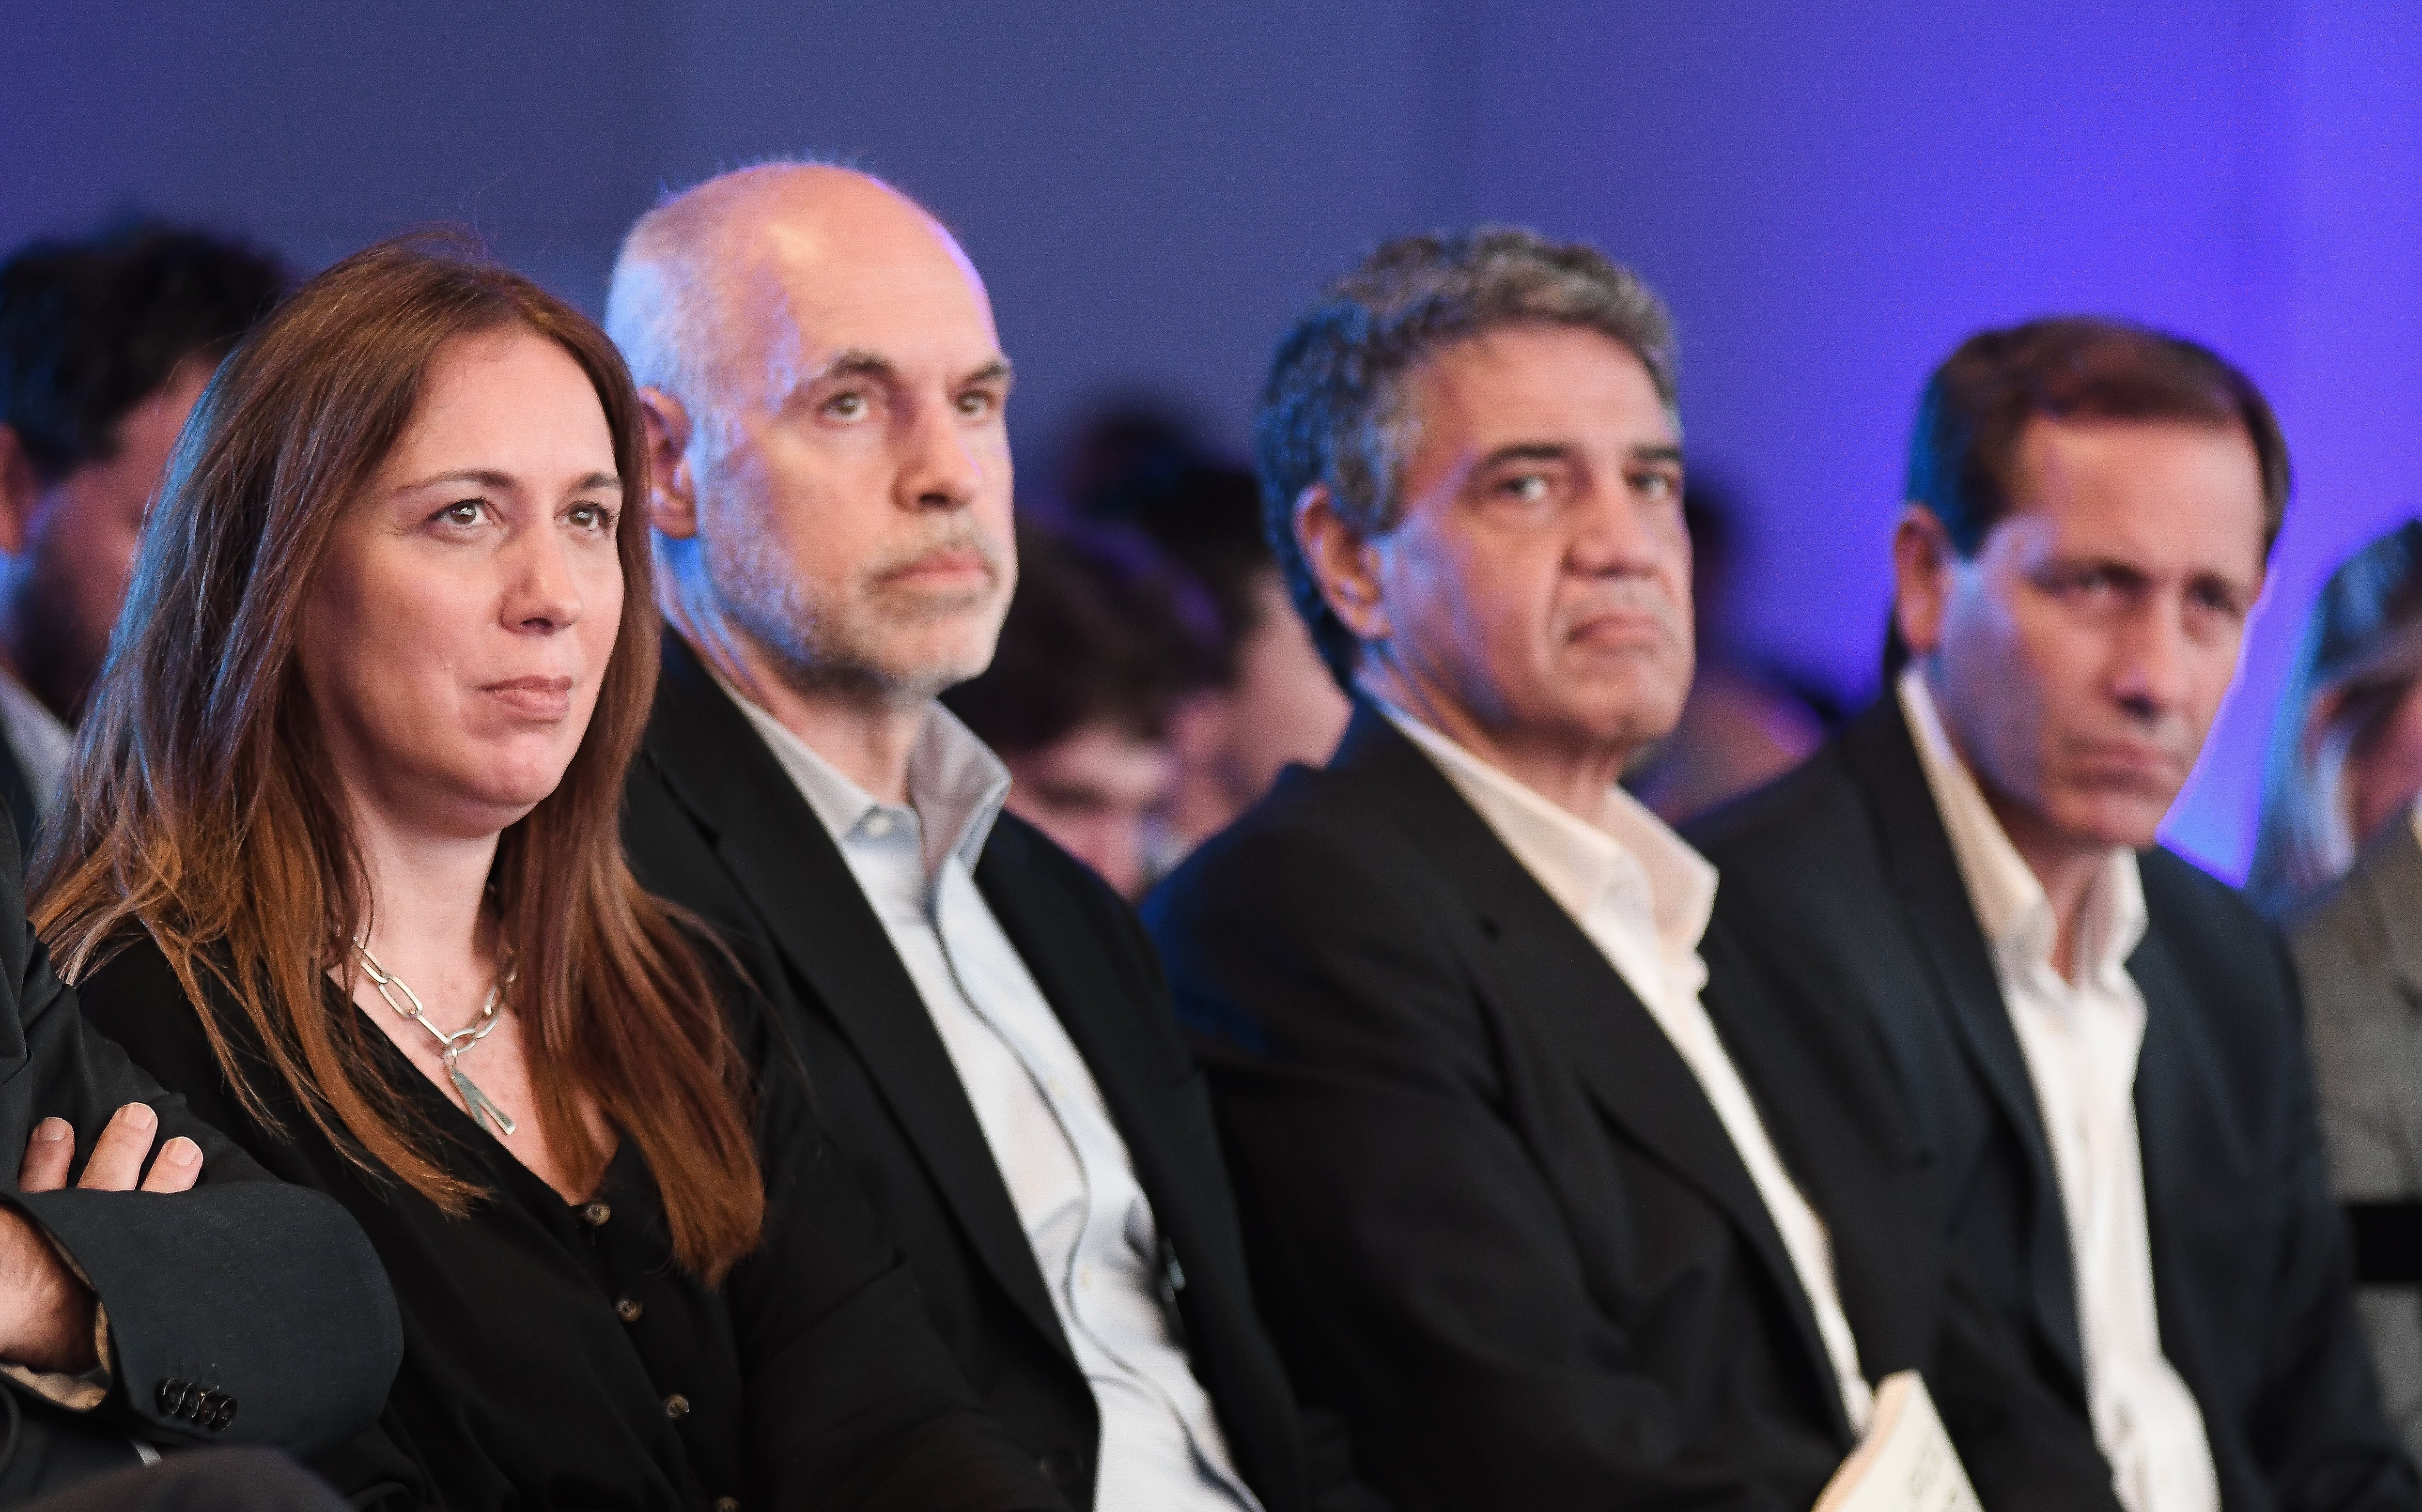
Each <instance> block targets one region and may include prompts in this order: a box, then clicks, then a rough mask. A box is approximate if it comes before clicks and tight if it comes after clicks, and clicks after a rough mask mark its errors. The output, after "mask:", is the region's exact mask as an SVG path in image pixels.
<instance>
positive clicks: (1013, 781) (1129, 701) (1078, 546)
mask: <svg viewBox="0 0 2422 1512" xmlns="http://www.w3.org/2000/svg"><path fill="white" fill-rule="evenodd" d="M1214 634H1215V631H1214V629H1213V610H1212V608H1211V606H1210V604H1209V602H1208V601H1207V600H1206V599H1205V598H1204V595H1203V591H1202V589H1201V588H1200V587H1199V586H1197V585H1196V584H1194V583H1192V582H1190V581H1188V580H1187V577H1186V575H1184V574H1182V573H1180V572H1179V571H1178V570H1177V569H1176V568H1175V567H1174V566H1173V565H1172V564H1171V563H1170V562H1168V561H1167V560H1165V559H1163V558H1162V557H1161V555H1160V553H1159V552H1158V551H1156V550H1155V549H1154V547H1153V545H1152V543H1151V542H1150V541H1149V540H1147V539H1146V538H1144V537H1143V536H1141V535H1140V534H1138V533H1136V532H1134V531H1126V530H1115V529H1112V528H1109V527H1107V526H1103V525H1093V526H1060V527H1049V526H1037V525H1032V524H1028V523H1023V522H1021V523H1020V524H1019V526H1018V528H1017V592H1016V594H1015V595H1014V597H1012V598H1011V600H1010V603H1009V614H1008V617H1007V618H1006V619H1004V620H1003V621H1002V622H1001V626H1000V644H999V649H998V650H997V651H996V652H995V653H994V654H993V659H992V665H991V666H990V667H987V668H985V669H984V670H983V674H982V675H981V676H979V677H977V678H975V679H974V680H973V681H971V682H966V683H962V684H960V685H958V686H956V687H954V688H952V689H951V690H949V691H948V692H946V693H944V694H943V695H942V706H943V707H944V708H947V709H949V710H950V711H951V712H952V713H953V714H955V715H957V716H958V717H960V718H961V719H963V720H965V721H967V728H968V729H969V730H971V731H973V732H975V734H976V738H978V739H979V740H982V741H983V743H984V744H985V745H987V746H990V747H991V748H993V750H994V751H995V752H996V753H998V754H999V757H1000V760H1001V764H1002V765H1004V766H1006V767H1008V768H1009V776H1010V787H1009V801H1008V806H1009V811H1010V812H1012V813H1014V814H1015V815H1017V816H1018V817H1019V818H1021V819H1023V820H1025V821H1026V822H1027V823H1029V824H1030V825H1032V826H1034V827H1035V828H1037V829H1040V830H1042V831H1043V832H1044V833H1045V834H1046V835H1048V836H1050V837H1051V838H1052V840H1054V841H1055V842H1057V843H1059V844H1060V846H1061V847H1062V849H1064V850H1066V851H1067V852H1068V854H1070V855H1071V856H1074V857H1076V858H1077V859H1078V860H1080V861H1083V862H1084V863H1085V864H1086V865H1088V866H1090V867H1092V868H1093V870H1094V871H1095V872H1098V873H1100V874H1101V877H1102V880H1103V881H1105V882H1108V883H1109V885H1110V886H1111V887H1112V888H1114V889H1116V890H1117V891H1118V893H1119V895H1120V896H1122V897H1125V898H1133V897H1135V896H1136V895H1138V894H1139V893H1140V892H1141V891H1142V890H1143V884H1144V883H1145V881H1146V880H1147V868H1148V864H1149V858H1148V855H1147V851H1146V848H1145V839H1146V835H1147V833H1148V830H1147V826H1148V824H1149V823H1150V821H1151V819H1152V817H1153V816H1154V815H1155V814H1156V812H1157V811H1159V809H1160V806H1161V805H1162V804H1163V803H1164V802H1166V801H1167V799H1168V797H1169V795H1170V787H1171V783H1172V779H1173V777H1174V775H1175V774H1174V763H1173V762H1172V757H1171V751H1170V746H1169V728H1170V717H1171V715H1172V713H1173V712H1174V711H1175V710H1176V708H1177V705H1178V702H1179V701H1180V700H1182V699H1184V698H1186V697H1187V695H1189V694H1191V693H1193V692H1194V691H1195V690H1196V689H1197V688H1200V687H1201V686H1203V685H1204V683H1205V682H1206V681H1207V680H1208V677H1209V657H1210V642H1211V640H1212V638H1213V636H1214Z"/></svg>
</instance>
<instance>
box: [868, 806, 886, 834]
mask: <svg viewBox="0 0 2422 1512" xmlns="http://www.w3.org/2000/svg"><path fill="white" fill-rule="evenodd" d="M866 832H867V833H868V834H870V835H873V837H874V838H875V839H877V840H881V839H882V838H883V837H884V836H886V835H888V834H889V833H891V816H890V815H889V814H888V813H883V812H879V811H878V812H875V813H870V814H868V815H867V816H866Z"/></svg>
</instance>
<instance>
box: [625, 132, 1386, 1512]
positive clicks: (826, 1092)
mask: <svg viewBox="0 0 2422 1512" xmlns="http://www.w3.org/2000/svg"><path fill="white" fill-rule="evenodd" d="M606 323H607V326H608V328H609V329H610V330H611V331H612V333H613V335H614V338H615V339H616V340H617V341H618V342H619V343H620V344H621V347H622V350H623V352H624V354H626V355H627V356H628V357H629V359H630V362H631V366H632V370H633V373H634V376H635V377H636V378H637V380H638V382H639V384H640V385H641V399H642V402H643V403H644V405H645V407H646V411H647V417H648V425H649V436H650V443H651V448H652V453H651V457H650V463H651V467H650V472H651V476H652V480H653V482H652V492H651V496H650V499H649V520H650V523H651V525H652V527H653V530H654V540H655V547H656V560H657V563H658V567H659V579H658V592H659V595H660V598H661V601H662V605H663V607H664V610H665V615H666V619H667V621H668V625H669V626H670V629H669V631H668V634H667V637H666V639H665V648H664V675H663V680H662V683H661V685H660V688H659V692H658V695H657V700H656V706H655V711H654V716H653V722H652V724H651V726H650V729H649V732H648V737H647V742H646V747H645V749H644V752H643V754H642V756H641V758H640V760H639V761H638V762H637V764H636V765H635V767H634V769H633V771H632V773H631V777H630V783H629V790H628V802H627V808H626V811H625V812H626V818H625V836H626V839H627V841H628V843H629V847H630V851H631V859H632V862H633V865H634V866H635V867H636V868H637V872H638V874H639V876H640V879H641V880H642V881H643V882H644V883H646V884H647V885H648V886H649V887H651V888H652V889H653V890H656V891H658V892H661V893H663V894H664V895H665V896H667V897H668V898H671V899H672V900H674V901H675V902H678V903H680V904H682V905H684V906H686V907H688V908H690V909H692V910H694V911H695V912H697V913H698V914H700V916H701V917H703V918H705V919H706V920H708V921H710V922H712V923H713V924H714V925H715V926H716V928H717V929H718V930H719V931H720V932H721V933H722V934H723V936H724V937H725V938H726V939H727V940H728V941H729V942H730V943H731V948H732V950H733V951H734V953H736V954H737V955H738V957H739V958H740V960H741V962H742V964H743V965H744V966H745V967H746V968H747V970H748V972H749V973H750V975H751V976H752V977H753V978H754V979H755V980H756V981H757V982H758V983H759V984H761V985H762V986H763V987H764V988H765V990H766V991H767V992H768V994H769V995H770V996H772V997H773V998H774V1000H776V1002H777V1003H778V1005H779V1007H780V1008H781V1010H782V1011H783V1013H784V1015H785V1016H786V1018H787V1020H788V1022H789V1023H790V1025H791V1027H792V1029H793V1030H794V1032H795V1033H796V1035H797V1038H798V1041H799V1044H800V1046H801V1047H802V1048H803V1049H804V1051H805V1054H806V1058H807V1062H808V1067H809V1072H810V1076H811V1078H812V1079H813V1080H814V1083H815V1085H816V1087H817V1090H818V1095H819V1100H820V1106H821V1110H822V1112H823V1115H824V1117H825V1120H826V1123H827V1125H828V1126H829V1127H830V1129H831V1133H832V1136H833V1140H834V1142H835V1144H836V1145H837V1146H838V1147H839V1148H840V1149H841V1151H842V1152H843V1154H844V1155H845V1157H846V1158H848V1159H849V1161H850V1163H851V1165H852V1167H853V1170H854V1173H855V1174H856V1175H857V1179H858V1181H859V1183H860V1185H861V1186H862V1187H863V1188H864V1189H865V1190H866V1193H867V1195H868V1196H869V1197H870V1198H871V1199H872V1200H873V1203H874V1204H875V1205H876V1207H877V1208H878V1209H879V1210H880V1212H881V1213H882V1215H883V1217H884V1219H885V1220H886V1221H887V1222H888V1223H889V1226H890V1228H891V1231H892V1233H893V1235H894V1236H896V1237H897V1239H898V1240H899V1242H900V1243H901V1244H902V1245H903V1247H904V1249H905V1250H906V1251H907V1252H908V1256H909V1259H910V1261H911V1263H912V1264H913V1265H914V1267H915V1268H916V1272H917V1276H918V1280H919V1283H920V1286H921V1287H922V1289H923V1292H924V1295H925V1299H926V1302H927V1305H928V1308H929V1310H930V1312H931V1314H932V1316H933V1320H934V1324H935V1327H936V1330H937V1331H939V1332H940V1334H941V1335H942V1337H943V1339H944V1340H945V1341H946V1342H947V1343H948V1344H949V1345H950V1346H951V1347H952V1350H953V1352H954V1353H955V1354H956V1356H957V1357H958V1361H959V1363H960V1365H961V1366H962V1367H963V1368H964V1369H965V1371H966V1372H967V1377H968V1378H969V1379H970V1380H971V1381H972V1382H973V1383H974V1384H975V1386H976V1389H977V1391H978V1393H979V1394H981V1395H982V1397H983V1402H984V1405H985V1406H986V1408H987V1409H988V1410H990V1411H992V1412H993V1413H994V1414H995V1415H996V1416H997V1417H999V1419H1000V1420H1001V1421H1002V1422H1003V1423H1004V1424H1006V1425H1008V1426H1009V1428H1010V1429H1011V1431H1012V1432H1013V1433H1014V1434H1016V1435H1017V1436H1018V1437H1019V1439H1020V1440H1021V1441H1023V1442H1024V1443H1025V1444H1026V1445H1027V1446H1028V1447H1029V1448H1030V1449H1031V1450H1032V1452H1033V1453H1034V1455H1035V1457H1036V1459H1037V1461H1038V1463H1039V1464H1040V1465H1041V1466H1042V1468H1043V1470H1044V1471H1045V1473H1046V1474H1048V1475H1049V1476H1050V1477H1051V1478H1052V1479H1053V1481H1054V1482H1055V1483H1057V1484H1058V1485H1059V1486H1060V1487H1061V1488H1062V1490H1063V1491H1064V1492H1065V1494H1066V1495H1067V1496H1068V1499H1069V1501H1070V1502H1071V1503H1072V1504H1075V1505H1077V1507H1080V1508H1082V1507H1091V1506H1100V1507H1104V1508H1111V1507H1117V1508H1127V1507H1147V1506H1149V1507H1154V1508H1169V1509H1181V1512H1240V1509H1242V1512H1255V1509H1267V1512H1297V1509H1306V1512H1308V1509H1312V1508H1315V1507H1317V1508H1323V1509H1330V1512H1348V1509H1359V1508H1368V1507H1376V1506H1377V1505H1379V1503H1377V1502H1376V1499H1375V1498H1373V1497H1372V1496H1371V1494H1370V1493H1368V1492H1367V1491H1365V1490H1364V1489H1362V1488H1360V1487H1359V1486H1358V1485H1357V1484H1356V1483H1355V1482H1354V1481H1353V1480H1352V1478H1351V1475H1350V1472H1349V1470H1348V1467H1347V1463H1346V1456H1345V1448H1344V1444H1343V1441H1342V1438H1341V1436H1340V1434H1339V1433H1338V1432H1337V1430H1335V1429H1334V1427H1333V1426H1327V1425H1325V1420H1318V1419H1313V1418H1309V1417H1308V1416H1307V1414H1306V1413H1305V1412H1304V1411H1303V1410H1301V1409H1300V1408H1299V1406H1298V1404H1297V1402H1296V1400H1295V1399H1294V1397H1293V1395H1292V1394H1291V1393H1290V1390H1289V1387H1288V1385H1287V1382H1286V1378H1285V1375H1284V1372H1283V1370H1282V1367H1281V1365H1280V1363H1279V1360H1278V1357H1277V1354H1276V1352H1275V1351H1274V1350H1273V1348H1272V1347H1271V1346H1270V1344H1269V1342H1268V1340H1267V1338H1266V1335H1265V1333H1264V1331H1263V1329H1262V1326H1261V1323H1260V1322H1259V1320H1258V1318H1257V1317H1256V1315H1255V1313H1254V1307H1253V1301H1252V1298H1251V1295H1250V1289H1249V1287H1248V1285H1247V1283H1246V1279H1245V1269H1244V1259H1243V1254H1242V1251H1241V1246H1240V1243H1239V1241H1238V1237H1237V1232H1236V1223H1235V1212H1234V1205H1233V1202H1232V1200H1231V1198H1230V1195H1229V1188H1228V1178H1227V1174H1226V1173H1225V1171H1224V1170H1223V1169H1222V1167H1221V1164H1220V1157H1219V1149H1218V1145H1217V1143H1216V1141H1215V1138H1214V1135H1213V1132H1212V1128H1211V1123H1210V1114H1209V1110H1208V1107H1207V1105H1206V1103H1205V1101H1204V1097H1203V1089H1202V1084H1201V1082H1200V1079H1198V1078H1197V1077H1196V1075H1195V1073H1194V1070H1193V1068H1192V1066H1191V1064H1190V1063H1189V1062H1188V1060H1187V1055H1186V1052H1185V1051H1184V1049H1183V1048H1182V1047H1180V1045H1179V1043H1178V1041H1177V1038H1176V1034H1175V1031H1174V1028H1173V1025H1172V1017H1171V1012H1170V1007H1169V1001H1168V997H1167V993H1166V990H1165V988H1164V986H1163V984H1162V983H1161V979H1160V973H1159V968H1158V966H1157V964H1156V961H1155V959H1154V956H1153V953H1152V949H1151V946H1150V945H1149V943H1148V942H1147V941H1146V940H1145V938H1144V936H1143V933H1142V930H1141V928H1140V925H1139V924H1138V923H1137V921H1136V920H1135V917H1134V915H1133V914H1132V913H1131V912H1130V911H1129V910H1128V908H1127V906H1126V905H1125V904H1124V902H1122V901H1121V900H1120V899H1119V898H1118V897H1117V896H1116V895H1115V894H1114V893H1113V892H1112V891H1111V890H1109V888H1108V887H1106V886H1104V885H1103V883H1102V882H1101V880H1100V879H1099V878H1098V877H1096V876H1095V875H1093V874H1092V873H1091V872H1089V871H1088V870H1086V869H1085V868H1084V867H1083V866H1082V865H1081V864H1079V863H1077V861H1075V860H1074V859H1072V858H1070V857H1069V856H1067V855H1066V854H1065V853H1064V852H1062V850H1060V849H1059V847H1057V846H1055V845H1054V844H1052V843H1050V842H1049V841H1048V840H1046V838H1045V837H1044V836H1043V835H1042V833H1041V832H1040V831H1038V830H1035V829H1034V828H1032V827H1030V826H1027V825H1025V824H1023V823H1021V822H1019V821H1018V820H1017V819H1016V818H1015V817H1014V816H1013V815H1009V814H1006V813H1004V812H1002V808H1001V806H1002V801H1003V799H1004V797H1005V796H1006V794H1007V791H1008V787H1009V778H1008V775H1007V772H1006V770H1005V769H1004V768H1003V767H1002V765H1001V764H1000V762H999V759H998V758H997V757H996V756H995V755H994V754H993V752H992V751H990V750H988V749H987V748H985V747H984V746H983V743H982V742H981V741H979V740H978V739H977V738H976V737H975V736H974V735H973V734H972V733H970V732H968V731H967V728H966V727H965V726H964V725H962V724H960V723H959V722H958V720H957V719H955V718H954V717H952V716H951V715H950V714H949V713H948V712H947V711H946V710H944V709H942V708H941V707H940V706H939V705H938V704H937V703H936V701H935V700H936V695H937V694H939V693H940V692H942V691H943V690H944V689H946V688H948V687H951V686H952V685H955V684H958V683H961V682H964V681H967V679H969V678H972V677H973V676H975V675H976V674H977V673H979V672H981V671H982V670H983V669H984V667H985V666H986V664H987V663H988V662H989V661H990V660H991V658H992V654H993V646H994V641H995V638H997V636H998V635H999V629H1000V623H1001V618H1002V615H1003V613H1004V611H1005V610H1006V608H1007V606H1008V603H1009V597H1010V593H1011V591H1012V590H1013V588H1014V585H1015V580H1016V560H1015V553H1014V545H1013V535H1012V528H1011V504H1010V501H1011V462H1010V454H1009V441H1008V431H1007V426H1006V422H1005V419H1004V407H1005V405H1006V404H1007V402H1008V398H1009V392H1010V386H1011V366H1010V362H1009V359H1008V357H1007V356H1006V355H1005V354H1003V353H1002V351H1001V349H1000V344H999V336H998V334H997V332H996V330H995V328H994V323H993V317H992V308H991V306H990V303H989V301H988V300H987V298H986V295H985V292H984V288H983V281H982V279H980V278H979V277H978V276H977V275H976V272H975V269H974V268H973V266H972V265H971V264H970V263H969V262H968V260H967V256H966V254H965V253H964V252H963V251H962V250H961V249H960V248H959V246H958V244H956V243H955V242H954V241H953V240H952V238H951V236H950V235H949V233H947V232H946V231H944V230H943V229H942V228H941V227H940V226H939V225H937V224H936V222H935V221H934V219H933V218H932V217H931V216H930V215H928V214H927V213H925V212H924V211H923V210H921V209H920V208H919V207H918V206H916V205H915V204H912V203H911V202H910V201H908V200H907V199H906V198H904V197H902V196H901V195H899V194H898V193H897V192H896V191H894V190H892V189H891V188H890V187H889V186H888V185H886V184H884V183H882V182H880V181H876V180H874V179H872V178H869V177H867V176H865V175H863V174H858V173H854V172H850V171H847V170H843V169H841V168H836V167H830V166H824V165H802V164H783V165H763V166H759V167H754V168H749V169H745V170H742V171H740V172H737V173H732V174H727V175H725V176H723V177H721V178H719V179H716V180H712V181H708V182H706V183H704V184H701V185H700V186H698V187H696V188H694V189H691V190H689V191H687V192H686V193H684V194H682V195H679V196H677V197H673V198H671V199H669V200H668V202H666V203H665V204H664V205H662V206H660V207H659V208H658V209H656V210H655V211H653V212H652V213H649V214H648V215H647V216H645V217H643V218H642V219H641V220H640V221H639V223H638V224H637V226H636V227H635V228H633V230H632V232H631V234H630V237H629V239H628V241H627V242H626V243H625V244H624V246H623V249H622V254H621V260H620V261H619V262H618V263H617V265H616V267H615V272H614V280H613V286H612V290H611V292H610V294H609V297H608V302H607V311H606Z"/></svg>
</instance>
